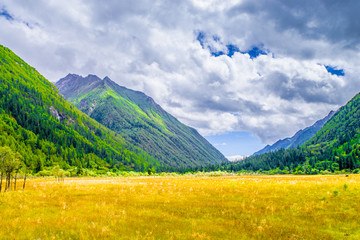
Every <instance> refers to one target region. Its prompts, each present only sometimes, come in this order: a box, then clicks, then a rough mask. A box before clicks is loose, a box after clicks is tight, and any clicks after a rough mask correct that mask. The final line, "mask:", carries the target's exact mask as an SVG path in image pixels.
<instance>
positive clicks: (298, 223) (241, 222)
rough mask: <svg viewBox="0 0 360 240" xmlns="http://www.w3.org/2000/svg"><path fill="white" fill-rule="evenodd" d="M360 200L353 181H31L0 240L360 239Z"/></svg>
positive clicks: (356, 178)
mask: <svg viewBox="0 0 360 240" xmlns="http://www.w3.org/2000/svg"><path fill="white" fill-rule="evenodd" d="M20 185H21V184H19V186H20ZM359 199H360V175H350V176H349V177H345V176H343V175H342V176H246V177H241V176H239V177H142V178H87V179H84V178H79V179H66V180H65V182H63V183H58V182H56V181H54V180H49V179H47V180H44V179H34V180H30V181H28V182H27V188H26V190H25V191H20V190H18V191H16V192H7V193H1V194H0V212H1V219H0V239H360V214H359V211H360V201H359Z"/></svg>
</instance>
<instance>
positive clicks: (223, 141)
mask: <svg viewBox="0 0 360 240" xmlns="http://www.w3.org/2000/svg"><path fill="white" fill-rule="evenodd" d="M205 138H206V140H208V141H209V142H210V143H211V144H212V145H214V147H215V148H217V149H218V150H219V151H220V152H221V153H222V154H224V155H225V156H234V155H243V156H244V155H246V156H249V155H252V154H253V153H254V152H256V151H259V150H260V149H262V148H263V147H265V144H264V143H262V142H261V141H260V140H259V139H258V138H257V137H255V136H254V135H253V134H252V133H250V132H245V131H242V132H240V131H239V132H236V131H234V132H228V133H224V134H218V135H212V136H205Z"/></svg>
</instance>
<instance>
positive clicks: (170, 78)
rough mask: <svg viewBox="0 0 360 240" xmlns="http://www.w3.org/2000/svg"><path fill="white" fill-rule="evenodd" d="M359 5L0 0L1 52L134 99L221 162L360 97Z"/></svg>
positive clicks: (332, 1) (50, 74)
mask: <svg viewBox="0 0 360 240" xmlns="http://www.w3.org/2000/svg"><path fill="white" fill-rule="evenodd" d="M358 9H360V1H357V0H346V1H344V0H311V1H310V0H302V1H295V0H257V1H253V0H228V1H222V0H182V1H175V0H168V1H166V0H131V1H130V0H122V1H118V0H107V1H95V0H71V1H70V0H62V1H56V0H32V1H28V0H17V1H13V0H0V26H1V27H0V44H2V45H4V46H6V47H9V48H10V49H11V50H13V51H14V52H15V53H16V54H17V55H19V56H20V57H21V58H23V59H24V60H25V61H26V62H28V63H29V64H30V65H32V66H33V67H35V68H36V69H37V70H38V71H39V72H40V73H41V74H42V75H44V76H45V77H46V78H47V79H49V80H50V81H52V82H55V81H57V80H58V79H60V78H62V77H64V76H66V75H67V74H68V73H76V74H79V75H83V76H87V75H88V74H96V75H98V76H99V77H100V78H103V77H105V76H108V77H110V78H111V79H112V80H113V81H115V82H117V83H118V84H120V85H122V86H126V87H128V88H131V89H134V90H139V91H143V92H144V93H146V94H147V95H149V96H151V97H152V98H153V99H154V100H155V101H156V102H157V103H158V104H160V105H161V106H162V107H163V108H164V109H165V110H166V111H168V112H169V113H171V114H172V115H174V116H175V117H176V118H178V119H179V120H180V121H181V122H183V123H185V124H187V125H189V126H192V127H194V128H196V129H197V130H198V131H199V132H200V133H201V134H202V135H203V136H205V137H206V138H207V139H208V140H209V141H210V142H211V143H212V144H213V145H214V146H215V147H217V148H218V149H219V150H220V151H222V152H223V154H224V155H226V156H230V155H250V154H252V153H253V152H255V151H257V150H259V149H261V148H262V147H263V146H265V145H266V144H272V143H274V142H276V141H277V140H278V139H282V138H285V137H290V136H292V135H293V134H294V133H295V132H297V131H298V130H299V129H302V128H305V127H307V126H310V125H312V124H313V123H314V122H315V121H317V120H319V119H321V118H323V117H325V116H326V115H327V114H328V113H329V112H330V111H331V110H336V109H338V108H339V107H340V106H342V105H344V104H345V103H346V102H347V101H348V100H350V99H351V98H352V97H353V96H354V95H355V94H356V93H358V92H359V91H360V81H359V80H358V76H359V72H360V68H359V62H360V60H359V59H360V56H359V55H360V54H359V47H360V18H359V17H358Z"/></svg>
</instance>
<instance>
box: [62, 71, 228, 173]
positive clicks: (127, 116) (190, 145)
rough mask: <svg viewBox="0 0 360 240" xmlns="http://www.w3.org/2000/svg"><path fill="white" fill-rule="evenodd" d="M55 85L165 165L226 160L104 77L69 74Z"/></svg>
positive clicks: (134, 93)
mask: <svg viewBox="0 0 360 240" xmlns="http://www.w3.org/2000/svg"><path fill="white" fill-rule="evenodd" d="M55 85H56V87H57V88H58V89H59V91H60V93H61V94H63V95H64V97H65V98H66V99H67V100H69V101H71V102H72V103H73V104H75V106H76V107H78V108H79V109H80V110H82V111H83V112H84V113H86V114H88V115H89V116H90V117H92V118H93V119H95V120H97V121H98V122H100V123H102V124H103V125H105V126H106V127H108V128H110V129H112V130H113V131H115V132H117V133H118V134H120V135H121V136H122V137H124V138H125V139H126V140H127V141H129V142H131V143H132V144H134V145H135V146H138V147H140V148H142V149H143V150H145V151H146V152H148V153H150V154H151V155H152V156H153V157H155V158H156V159H159V160H160V161H161V162H162V163H164V164H166V165H168V166H173V167H191V166H201V165H206V164H216V163H221V162H227V161H228V160H227V159H226V158H225V157H224V156H223V155H222V154H221V153H220V152H219V151H218V150H217V149H216V148H214V147H213V146H212V145H211V144H210V143H209V142H207V141H206V140H205V138H203V137H202V136H201V135H200V134H199V133H198V132H197V131H196V130H195V129H193V128H190V127H188V126H185V125H184V124H182V123H180V122H179V121H178V120H177V119H176V118H174V117H173V116H171V115H170V114H169V113H167V112H166V111H165V110H164V109H162V108H161V107H160V106H159V105H158V104H156V103H155V102H154V100H153V99H152V98H150V97H148V96H146V95H145V94H144V93H142V92H138V91H133V90H130V89H127V88H125V87H121V86H119V85H117V84H116V83H115V82H113V81H111V80H110V79H109V78H108V77H105V78H104V79H100V78H98V77H97V76H95V75H88V76H87V77H85V78H84V77H82V76H79V75H75V74H69V75H67V76H66V77H65V78H62V79H60V80H59V81H58V82H57V83H56V84H55Z"/></svg>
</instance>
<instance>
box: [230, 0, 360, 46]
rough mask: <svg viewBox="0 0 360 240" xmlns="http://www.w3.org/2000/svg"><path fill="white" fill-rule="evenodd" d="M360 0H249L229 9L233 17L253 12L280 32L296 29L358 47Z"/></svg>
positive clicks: (304, 35)
mask: <svg viewBox="0 0 360 240" xmlns="http://www.w3.org/2000/svg"><path fill="white" fill-rule="evenodd" d="M359 9H360V1H357V0H346V1H340V0H318V1H314V0H303V1H288V0H270V1H269V0H259V1H251V0H246V1H244V2H242V3H240V4H239V5H238V6H235V7H234V8H232V9H231V10H229V12H228V14H229V16H230V17H234V16H237V15H238V14H251V15H252V16H253V17H254V18H255V19H257V20H258V21H259V22H261V23H265V22H268V23H272V24H273V25H274V26H275V28H276V29H277V30H278V31H280V32H283V31H291V30H294V31H296V32H297V33H299V34H300V35H301V36H303V37H305V38H310V39H320V38H323V39H326V40H327V41H331V42H334V43H338V42H341V43H342V44H344V45H345V46H346V47H350V48H353V47H357V46H358V44H359V40H360V31H359V25H360V18H359Z"/></svg>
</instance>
